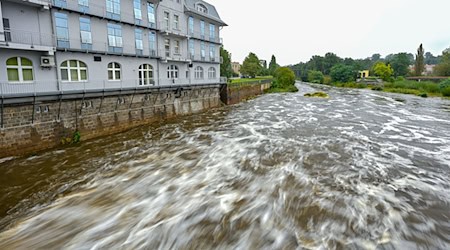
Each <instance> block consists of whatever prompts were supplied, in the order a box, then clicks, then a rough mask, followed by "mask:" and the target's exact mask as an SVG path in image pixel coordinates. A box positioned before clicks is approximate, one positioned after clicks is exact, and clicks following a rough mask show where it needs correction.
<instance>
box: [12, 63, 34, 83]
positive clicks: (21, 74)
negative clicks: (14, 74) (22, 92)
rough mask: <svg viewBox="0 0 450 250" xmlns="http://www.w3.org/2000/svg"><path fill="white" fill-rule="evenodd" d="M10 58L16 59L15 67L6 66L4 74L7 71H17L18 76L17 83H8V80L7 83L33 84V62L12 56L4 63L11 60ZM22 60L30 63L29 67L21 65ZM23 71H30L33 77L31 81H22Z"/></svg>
mask: <svg viewBox="0 0 450 250" xmlns="http://www.w3.org/2000/svg"><path fill="white" fill-rule="evenodd" d="M12 58H16V59H17V65H8V64H6V72H8V69H17V71H18V74H19V81H10V80H9V79H8V82H10V83H32V82H34V69H33V61H31V60H30V59H28V58H26V57H20V56H13V57H10V58H8V59H7V60H6V62H7V61H8V60H10V59H12ZM22 58H23V59H26V60H28V61H30V62H31V66H26V65H22ZM24 69H31V75H32V76H33V80H31V81H24V80H23V70H24Z"/></svg>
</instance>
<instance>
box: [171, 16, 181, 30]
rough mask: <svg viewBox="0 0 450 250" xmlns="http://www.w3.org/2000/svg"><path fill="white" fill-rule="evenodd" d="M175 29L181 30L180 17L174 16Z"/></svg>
mask: <svg viewBox="0 0 450 250" xmlns="http://www.w3.org/2000/svg"><path fill="white" fill-rule="evenodd" d="M173 28H174V29H176V30H179V29H180V16H178V15H173Z"/></svg>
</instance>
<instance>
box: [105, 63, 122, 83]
mask: <svg viewBox="0 0 450 250" xmlns="http://www.w3.org/2000/svg"><path fill="white" fill-rule="evenodd" d="M120 75H121V71H120V64H118V63H116V62H111V63H109V64H108V80H110V81H120V79H121V76H120Z"/></svg>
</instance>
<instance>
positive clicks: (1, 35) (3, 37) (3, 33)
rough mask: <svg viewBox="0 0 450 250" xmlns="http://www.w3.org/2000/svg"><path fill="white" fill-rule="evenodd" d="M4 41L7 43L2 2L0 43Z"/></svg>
mask: <svg viewBox="0 0 450 250" xmlns="http://www.w3.org/2000/svg"><path fill="white" fill-rule="evenodd" d="M4 41H5V31H4V30H3V12H2V2H0V42H4Z"/></svg>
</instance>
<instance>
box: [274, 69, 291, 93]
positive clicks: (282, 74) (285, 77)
mask: <svg viewBox="0 0 450 250" xmlns="http://www.w3.org/2000/svg"><path fill="white" fill-rule="evenodd" d="M275 78H276V80H277V85H278V86H279V87H282V88H287V87H289V85H294V84H295V74H294V71H292V70H291V69H290V68H288V67H281V68H278V69H277V70H276V71H275Z"/></svg>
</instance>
